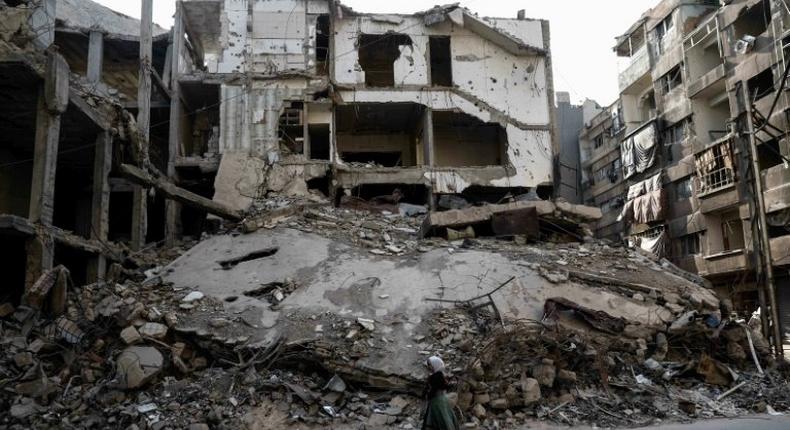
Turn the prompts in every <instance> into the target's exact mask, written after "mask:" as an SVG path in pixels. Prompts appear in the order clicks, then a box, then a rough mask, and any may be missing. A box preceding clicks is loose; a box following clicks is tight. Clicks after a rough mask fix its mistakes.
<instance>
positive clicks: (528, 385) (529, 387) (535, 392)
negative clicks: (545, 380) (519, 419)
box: [521, 377, 541, 406]
mask: <svg viewBox="0 0 790 430" xmlns="http://www.w3.org/2000/svg"><path fill="white" fill-rule="evenodd" d="M521 393H522V395H523V396H524V405H525V406H529V405H531V404H532V403H535V402H538V401H540V398H541V393H540V383H539V382H538V380H537V379H533V378H526V377H525V378H522V381H521Z"/></svg>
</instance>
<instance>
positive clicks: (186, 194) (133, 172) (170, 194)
mask: <svg viewBox="0 0 790 430" xmlns="http://www.w3.org/2000/svg"><path fill="white" fill-rule="evenodd" d="M121 174H122V175H123V176H124V177H125V178H126V179H128V180H130V181H132V182H134V183H135V184H138V185H142V186H144V187H152V188H155V189H156V190H157V191H159V192H160V193H162V194H163V195H164V196H165V197H167V198H168V199H171V200H175V201H177V202H180V203H182V204H185V205H187V206H191V207H194V208H196V209H202V210H204V211H206V212H208V213H210V214H212V215H216V216H218V217H222V218H225V219H228V220H231V221H241V220H242V219H243V218H244V216H243V214H242V213H241V211H237V210H234V209H231V208H229V207H227V206H225V205H223V204H220V203H217V202H214V201H212V200H209V199H207V198H205V197H203V196H199V195H197V194H195V193H193V192H190V191H187V190H185V189H183V188H181V187H178V186H176V185H175V184H173V183H172V182H170V181H168V180H165V179H159V178H155V177H153V176H151V175H150V174H149V173H147V172H145V171H143V170H142V169H140V168H138V167H135V166H132V165H129V164H122V165H121Z"/></svg>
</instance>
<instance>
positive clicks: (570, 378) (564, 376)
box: [557, 369, 576, 384]
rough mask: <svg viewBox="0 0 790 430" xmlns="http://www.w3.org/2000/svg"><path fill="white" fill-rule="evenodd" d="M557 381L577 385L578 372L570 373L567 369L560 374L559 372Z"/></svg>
mask: <svg viewBox="0 0 790 430" xmlns="http://www.w3.org/2000/svg"><path fill="white" fill-rule="evenodd" d="M557 379H559V380H560V381H562V382H567V383H571V384H575V383H576V372H573V371H570V370H565V369H563V370H560V371H559V372H557Z"/></svg>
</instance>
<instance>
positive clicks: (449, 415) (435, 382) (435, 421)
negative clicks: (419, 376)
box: [422, 372, 458, 430]
mask: <svg viewBox="0 0 790 430" xmlns="http://www.w3.org/2000/svg"><path fill="white" fill-rule="evenodd" d="M449 386H450V385H449V384H448V382H447V379H446V378H445V377H444V373H442V372H436V373H434V374H433V375H431V376H429V377H428V383H427V385H426V387H425V394H424V397H425V399H426V400H427V401H428V406H427V408H426V410H425V416H424V417H423V420H422V430H458V420H457V419H456V418H455V414H454V413H453V409H452V407H450V402H449V400H447V388H449Z"/></svg>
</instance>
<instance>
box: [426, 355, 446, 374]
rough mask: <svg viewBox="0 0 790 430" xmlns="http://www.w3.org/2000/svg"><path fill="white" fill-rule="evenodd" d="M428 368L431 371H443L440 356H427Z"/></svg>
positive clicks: (442, 362)
mask: <svg viewBox="0 0 790 430" xmlns="http://www.w3.org/2000/svg"><path fill="white" fill-rule="evenodd" d="M427 364H428V368H429V369H431V371H432V372H433V373H436V372H444V361H442V359H441V358H439V357H436V356H433V357H430V358H428V362H427Z"/></svg>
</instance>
